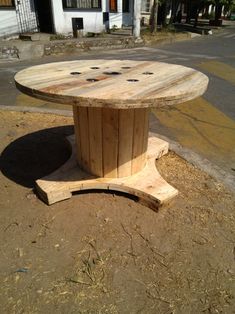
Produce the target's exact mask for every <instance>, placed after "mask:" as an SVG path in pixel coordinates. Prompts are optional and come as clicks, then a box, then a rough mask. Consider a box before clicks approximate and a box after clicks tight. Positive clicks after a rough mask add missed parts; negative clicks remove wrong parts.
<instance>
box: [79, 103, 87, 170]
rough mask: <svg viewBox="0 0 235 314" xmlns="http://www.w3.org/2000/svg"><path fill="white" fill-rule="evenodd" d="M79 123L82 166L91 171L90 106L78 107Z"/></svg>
mask: <svg viewBox="0 0 235 314" xmlns="http://www.w3.org/2000/svg"><path fill="white" fill-rule="evenodd" d="M78 123H79V135H80V147H81V164H80V165H81V167H82V169H84V170H86V171H90V143H89V125H88V108H87V107H79V108H78Z"/></svg>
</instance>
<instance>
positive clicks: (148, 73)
mask: <svg viewBox="0 0 235 314" xmlns="http://www.w3.org/2000/svg"><path fill="white" fill-rule="evenodd" d="M142 74H144V75H152V74H153V72H148V71H146V72H143V73H142Z"/></svg>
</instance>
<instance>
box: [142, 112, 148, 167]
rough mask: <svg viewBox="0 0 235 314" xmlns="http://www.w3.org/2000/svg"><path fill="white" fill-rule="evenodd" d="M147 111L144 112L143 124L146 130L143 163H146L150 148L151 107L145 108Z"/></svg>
mask: <svg viewBox="0 0 235 314" xmlns="http://www.w3.org/2000/svg"><path fill="white" fill-rule="evenodd" d="M144 110H145V113H144V119H145V120H144V125H143V131H144V139H143V155H142V158H143V164H144V165H145V163H146V158H147V157H146V156H147V149H148V138H149V114H150V109H149V108H145V109H144Z"/></svg>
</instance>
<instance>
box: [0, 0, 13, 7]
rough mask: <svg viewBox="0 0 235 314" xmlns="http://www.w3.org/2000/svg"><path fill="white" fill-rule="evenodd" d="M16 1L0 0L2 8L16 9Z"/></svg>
mask: <svg viewBox="0 0 235 314" xmlns="http://www.w3.org/2000/svg"><path fill="white" fill-rule="evenodd" d="M14 7H15V1H14V0H0V8H14Z"/></svg>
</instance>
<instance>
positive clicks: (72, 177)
mask: <svg viewBox="0 0 235 314" xmlns="http://www.w3.org/2000/svg"><path fill="white" fill-rule="evenodd" d="M69 140H70V143H71V144H72V148H73V149H72V155H71V157H70V159H69V160H68V161H67V162H66V163H65V164H64V165H63V166H62V167H61V168H60V169H58V170H56V171H55V172H54V173H52V174H50V175H49V176H47V177H44V178H42V179H39V180H37V182H36V184H37V185H36V188H37V191H38V193H39V195H40V197H41V198H42V199H43V200H44V201H45V202H46V203H47V204H48V205H51V204H53V203H56V202H59V201H62V200H65V199H68V198H70V197H71V196H72V193H73V192H76V191H83V190H90V189H103V190H114V191H121V192H125V193H128V194H132V195H135V196H137V197H138V198H139V200H140V201H141V202H143V203H144V204H145V205H146V206H149V207H150V208H152V209H154V210H157V209H158V208H159V206H160V205H161V204H164V203H165V202H168V201H169V200H171V199H172V198H173V197H175V196H176V195H177V194H178V191H177V190H176V189H175V188H174V187H172V186H171V185H169V184H168V183H167V182H166V181H165V180H164V179H163V178H162V177H161V176H160V174H159V172H158V171H157V169H156V166H155V160H156V159H157V158H159V157H161V156H162V155H164V154H166V153H167V152H168V147H169V144H168V143H167V142H165V141H163V140H161V139H158V138H156V137H150V138H149V145H148V152H150V153H147V164H146V167H145V168H144V169H143V170H142V171H140V172H139V173H137V174H135V175H133V176H129V177H125V178H113V179H112V178H97V177H94V176H92V175H91V174H89V173H86V172H84V171H83V170H81V169H80V168H79V167H77V163H76V151H75V149H74V137H73V136H71V137H70V138H69Z"/></svg>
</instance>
